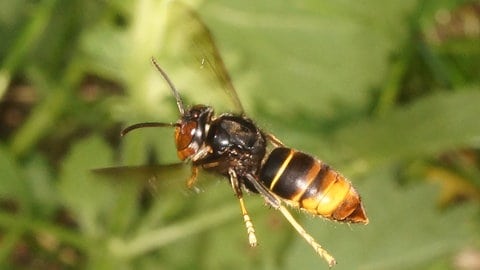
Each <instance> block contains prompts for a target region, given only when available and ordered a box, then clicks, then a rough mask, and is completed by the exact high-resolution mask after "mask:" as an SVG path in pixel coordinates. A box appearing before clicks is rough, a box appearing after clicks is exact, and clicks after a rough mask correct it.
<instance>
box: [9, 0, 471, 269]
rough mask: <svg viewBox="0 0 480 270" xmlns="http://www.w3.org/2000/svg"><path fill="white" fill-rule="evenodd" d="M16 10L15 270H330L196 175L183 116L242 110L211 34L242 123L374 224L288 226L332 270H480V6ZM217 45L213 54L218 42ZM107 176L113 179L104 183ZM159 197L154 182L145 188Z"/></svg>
mask: <svg viewBox="0 0 480 270" xmlns="http://www.w3.org/2000/svg"><path fill="white" fill-rule="evenodd" d="M185 2H186V3H187V5H188V6H189V7H190V8H191V9H192V10H194V11H195V12H196V13H198V17H194V16H193V14H194V13H192V12H190V11H189V10H188V9H187V8H186V6H182V5H177V4H175V2H172V1H160V0H130V1H117V0H111V1H94V0H91V1H80V0H71V1H55V0H40V1H27V0H17V1H1V2H0V95H1V104H0V137H1V141H0V268H1V269H209V270H211V269H227V268H228V269H327V268H328V266H327V264H326V263H325V262H324V261H323V260H322V259H320V258H319V257H318V256H316V255H315V253H314V252H313V251H312V250H311V248H310V246H308V245H307V244H306V243H305V242H304V241H303V239H301V238H300V237H299V236H298V235H297V234H296V232H295V231H294V230H293V228H291V227H290V225H289V224H288V223H287V222H286V221H285V220H283V218H282V216H281V215H280V213H278V212H276V211H274V210H272V209H269V208H268V207H265V205H264V203H263V200H262V198H260V197H259V196H247V197H246V203H247V206H248V208H249V210H250V214H251V217H252V219H253V222H254V224H255V226H256V230H257V237H258V240H259V244H260V245H259V246H258V247H257V248H255V249H251V248H249V247H248V241H247V237H246V232H245V228H244V224H243V222H242V217H241V215H240V211H239V208H238V202H237V200H236V199H235V197H234V195H233V192H232V191H231V188H230V187H229V185H228V184H227V183H226V181H224V180H223V179H221V178H213V179H212V177H204V178H205V179H203V181H201V182H200V183H199V184H198V187H197V189H196V190H197V191H198V192H195V190H193V191H188V190H186V189H184V187H183V186H184V180H185V178H186V176H187V175H188V170H187V171H186V172H185V170H183V171H178V172H163V173H160V172H159V173H158V174H157V175H156V176H157V178H156V179H153V178H151V177H149V176H148V175H142V174H141V173H140V174H138V175H135V174H128V173H125V174H122V173H118V174H117V175H111V176H109V177H98V176H97V175H95V174H92V173H91V170H92V169H94V168H102V167H109V166H126V165H142V164H163V163H172V162H175V161H176V153H175V148H174V145H173V132H172V130H170V129H168V128H164V129H161V128H159V129H144V130H141V131H136V132H132V133H131V134H129V135H128V136H126V137H124V138H120V137H119V132H120V130H121V128H122V127H124V126H126V125H128V124H132V123H136V122H141V121H163V122H174V121H176V120H177V117H178V112H176V107H175V102H174V100H173V98H172V97H171V93H170V91H169V89H168V88H167V85H166V83H165V82H164V81H163V80H162V78H161V77H160V75H159V74H158V72H156V71H155V70H154V68H153V66H152V65H151V63H150V57H152V56H154V57H156V58H157V59H158V61H159V63H160V65H161V66H162V67H163V68H164V69H165V70H166V71H167V72H168V73H169V75H170V76H171V78H172V80H173V81H174V83H175V84H176V85H177V87H178V88H179V89H180V91H181V94H182V95H183V96H184V98H185V101H186V102H187V103H188V104H191V103H197V102H200V103H206V104H210V105H212V106H214V107H215V108H217V109H218V110H219V111H228V109H229V106H230V105H229V103H228V99H227V97H226V96H225V95H224V93H223V90H222V85H221V84H220V83H218V81H216V80H215V76H209V74H210V75H211V74H212V72H211V69H210V70H209V68H208V67H207V68H205V66H203V65H202V64H201V60H199V59H202V57H203V56H202V54H208V53H209V52H211V51H210V49H208V46H209V44H210V43H209V40H208V38H206V37H205V35H206V32H204V31H203V30H202V28H201V27H200V28H199V26H201V24H200V23H201V21H200V19H201V20H202V21H203V22H204V23H205V24H206V27H207V28H208V29H209V30H210V31H211V32H212V33H213V36H214V38H215V41H216V44H217V46H218V48H219V51H220V54H221V55H222V57H223V59H224V61H225V64H226V67H227V70H228V71H229V72H230V74H231V76H232V79H233V83H234V85H235V87H236V89H237V92H238V95H239V96H240V99H241V100H242V102H243V106H244V107H245V109H246V112H247V114H248V115H249V116H250V117H252V118H253V119H255V120H256V121H257V123H258V125H259V126H261V127H262V128H264V129H265V130H268V131H269V132H272V133H274V134H276V135H277V137H278V138H280V139H281V140H283V142H284V143H286V144H287V145H289V146H292V147H295V148H297V149H301V150H303V151H306V152H309V153H311V154H313V155H315V156H317V157H319V158H320V159H322V160H324V161H325V162H327V163H329V164H330V165H332V166H333V167H335V168H336V169H337V170H339V171H341V172H342V173H343V174H344V175H346V176H347V177H348V178H350V179H351V180H352V182H353V183H354V185H355V187H356V188H357V190H358V191H359V193H360V194H361V195H362V198H363V201H364V205H365V207H366V211H367V214H368V215H369V218H370V224H368V225H367V226H361V225H360V226H359V225H351V226H349V225H345V224H340V223H334V222H331V221H328V220H324V219H321V218H313V217H311V216H309V215H306V214H303V213H300V212H299V211H297V210H293V213H294V214H295V215H296V216H297V217H298V219H299V220H300V221H301V223H302V224H304V225H305V227H306V229H307V230H308V231H309V232H310V233H311V234H312V235H313V236H314V237H315V238H316V239H317V240H318V241H319V242H320V243H322V245H323V246H324V247H325V248H326V249H327V250H329V251H330V253H331V254H332V255H334V256H335V258H336V259H337V261H338V265H337V266H335V269H480V233H479V232H480V229H479V228H480V215H479V199H480V151H479V146H480V124H479V120H478V116H479V115H480V91H479V90H480V3H479V2H478V1H453V0H441V1H437V0H435V1H434V0H431V1H413V0H407V1H374V0H372V1H359V2H353V1H316V0H310V1H306V0H305V1H272V0H270V1H239V0H235V1H226V0H212V1H185ZM210 45H211V44H210ZM104 178H108V179H107V180H105V179H104ZM149 180H150V181H149Z"/></svg>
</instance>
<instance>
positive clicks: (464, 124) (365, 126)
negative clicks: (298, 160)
mask: <svg viewBox="0 0 480 270" xmlns="http://www.w3.org/2000/svg"><path fill="white" fill-rule="evenodd" d="M459 90H460V89H459ZM478 115H480V91H478V88H477V89H476V88H473V89H464V90H463V91H455V92H448V93H441V94H435V95H431V96H428V97H425V98H423V99H419V100H418V101H416V102H414V103H413V104H410V105H407V106H403V107H398V108H397V109H395V110H394V111H392V112H391V113H389V114H387V115H385V116H384V117H381V118H378V119H373V120H372V119H364V120H362V121H358V122H357V123H353V124H350V125H348V126H346V127H344V128H342V129H340V130H339V131H338V132H337V133H336V134H335V135H334V137H333V140H334V142H336V146H338V147H339V148H338V149H337V151H338V152H337V153H338V154H340V153H342V154H344V155H345V156H351V155H352V153H355V155H356V156H358V157H359V158H358V160H357V161H358V162H360V163H362V164H363V165H364V166H375V165H376V164H381V163H384V162H392V161H398V160H400V159H402V158H411V157H415V156H426V155H432V154H438V153H440V152H442V151H447V150H451V149H455V148H458V147H467V146H471V145H476V144H478V139H479V138H480V137H479V136H480V125H478V118H477V116H478Z"/></svg>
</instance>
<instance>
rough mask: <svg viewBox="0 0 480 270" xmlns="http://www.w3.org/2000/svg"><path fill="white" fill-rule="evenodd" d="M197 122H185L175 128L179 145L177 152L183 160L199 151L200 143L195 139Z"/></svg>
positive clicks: (176, 140)
mask: <svg viewBox="0 0 480 270" xmlns="http://www.w3.org/2000/svg"><path fill="white" fill-rule="evenodd" d="M196 130H197V123H196V122H193V121H189V122H183V123H181V124H180V126H178V127H177V128H175V144H176V145H177V154H178V157H179V158H180V159H181V160H185V159H186V158H188V157H189V156H191V155H193V154H195V152H197V151H198V147H199V145H198V143H197V142H195V141H194V138H195V132H196Z"/></svg>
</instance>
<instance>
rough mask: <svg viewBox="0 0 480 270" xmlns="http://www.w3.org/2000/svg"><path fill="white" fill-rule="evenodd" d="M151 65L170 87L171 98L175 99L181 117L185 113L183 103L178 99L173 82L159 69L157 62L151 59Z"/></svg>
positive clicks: (178, 95)
mask: <svg viewBox="0 0 480 270" xmlns="http://www.w3.org/2000/svg"><path fill="white" fill-rule="evenodd" d="M151 60H152V63H153V65H154V66H155V67H156V68H157V70H158V71H159V72H160V74H162V77H163V78H164V79H165V81H167V83H168V85H169V86H170V89H172V93H173V96H174V97H175V99H176V100H177V107H178V111H179V112H180V114H181V115H183V114H184V113H185V107H184V106H183V101H182V99H181V98H180V94H179V93H178V90H177V88H176V87H175V85H174V84H173V82H172V81H171V80H170V78H169V77H168V75H167V73H166V72H165V71H164V70H163V69H162V68H161V67H160V65H159V64H158V63H157V60H155V58H153V57H152V59H151Z"/></svg>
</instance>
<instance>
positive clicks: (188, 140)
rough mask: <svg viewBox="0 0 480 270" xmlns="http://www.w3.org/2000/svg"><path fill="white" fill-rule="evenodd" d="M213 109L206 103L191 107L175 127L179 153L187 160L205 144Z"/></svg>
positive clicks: (180, 156) (182, 158)
mask: <svg viewBox="0 0 480 270" xmlns="http://www.w3.org/2000/svg"><path fill="white" fill-rule="evenodd" d="M212 115H213V109H212V108H211V107H208V106H205V105H195V106H192V107H191V108H189V109H188V110H187V111H186V112H185V113H184V114H183V115H182V119H181V120H180V121H179V122H177V124H176V127H175V144H176V146H177V154H178V157H179V158H180V159H181V160H185V159H187V158H189V157H191V156H193V155H195V153H197V152H198V151H199V150H200V147H201V146H202V145H203V144H204V141H205V137H206V136H207V134H206V133H207V132H208V123H209V122H210V121H211V118H212Z"/></svg>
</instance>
